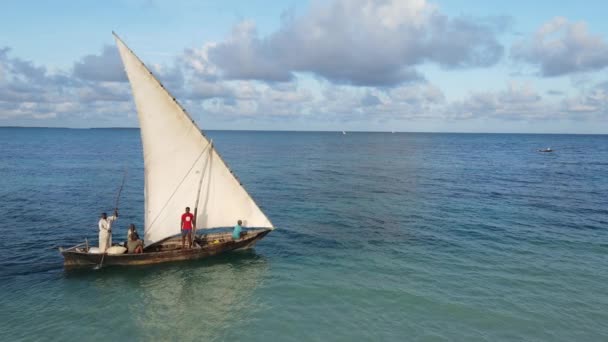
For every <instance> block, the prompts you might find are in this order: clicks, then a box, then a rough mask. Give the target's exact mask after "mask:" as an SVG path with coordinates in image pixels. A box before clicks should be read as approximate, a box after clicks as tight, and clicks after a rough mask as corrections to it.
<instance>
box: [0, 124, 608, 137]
mask: <svg viewBox="0 0 608 342" xmlns="http://www.w3.org/2000/svg"><path fill="white" fill-rule="evenodd" d="M0 128H26V129H27V128H43V129H82V130H85V129H140V128H139V127H55V126H0ZM204 131H210V132H213V131H227V132H302V133H307V132H308V133H334V132H335V133H341V132H347V133H422V134H536V135H608V133H563V132H562V133H559V132H544V133H538V132H458V131H454V132H440V131H380V130H376V131H362V130H348V131H347V130H293V129H222V128H217V129H206V130H204Z"/></svg>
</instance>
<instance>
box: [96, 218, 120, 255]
mask: <svg viewBox="0 0 608 342" xmlns="http://www.w3.org/2000/svg"><path fill="white" fill-rule="evenodd" d="M117 219H118V209H114V215H112V216H108V215H107V214H106V213H101V218H100V219H99V250H100V251H101V252H103V253H105V252H106V249H107V248H109V247H111V246H112V223H114V221H116V220H117Z"/></svg>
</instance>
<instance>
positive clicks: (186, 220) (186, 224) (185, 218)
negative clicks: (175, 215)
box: [180, 207, 194, 249]
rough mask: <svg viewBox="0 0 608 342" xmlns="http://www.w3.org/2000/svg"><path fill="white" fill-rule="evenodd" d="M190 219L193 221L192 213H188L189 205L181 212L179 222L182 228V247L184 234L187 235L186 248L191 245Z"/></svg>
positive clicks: (184, 238)
mask: <svg viewBox="0 0 608 342" xmlns="http://www.w3.org/2000/svg"><path fill="white" fill-rule="evenodd" d="M192 221H194V215H192V214H191V213H190V207H186V212H185V213H184V214H182V220H181V223H180V227H181V229H182V249H184V243H185V240H186V236H187V237H188V248H190V247H192Z"/></svg>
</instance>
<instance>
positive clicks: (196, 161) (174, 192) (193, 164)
mask: <svg viewBox="0 0 608 342" xmlns="http://www.w3.org/2000/svg"><path fill="white" fill-rule="evenodd" d="M209 146H211V143H208V144H207V146H205V148H204V149H203V151H202V152H201V154H199V155H198V157H197V158H196V160H195V161H194V163H192V166H191V167H190V169H189V170H188V172H186V174H185V175H184V177H183V178H182V180H181V181H180V182H179V184H177V186H176V187H175V190H173V193H172V194H171V196H169V198H168V199H167V201H166V202H165V204H164V205H163V207H162V208H161V209H160V211H159V212H158V214H156V217H154V220H152V223H150V225H149V226H148V227H147V229H144V232H149V231H150V230H152V226H153V225H154V223H156V220H157V219H158V218H159V217H160V214H162V213H163V211H164V210H165V208H166V207H167V205H168V204H169V202H170V201H171V199H172V198H173V196H175V194H176V193H177V190H179V188H180V187H181V186H182V184H183V183H184V181H185V180H186V178H187V177H188V175H189V174H190V172H192V169H194V166H195V165H196V163H198V161H199V159H201V157H202V156H203V154H204V153H205V151H207V149H208V148H209ZM206 166H207V165H205V168H206Z"/></svg>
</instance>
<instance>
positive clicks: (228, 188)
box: [115, 35, 274, 245]
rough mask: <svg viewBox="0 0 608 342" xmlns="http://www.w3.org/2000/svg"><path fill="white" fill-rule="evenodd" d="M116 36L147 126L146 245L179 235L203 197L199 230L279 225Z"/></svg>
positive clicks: (143, 126)
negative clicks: (183, 220) (182, 222)
mask: <svg viewBox="0 0 608 342" xmlns="http://www.w3.org/2000/svg"><path fill="white" fill-rule="evenodd" d="M115 38H116V44H117V45H118V50H119V51H120V56H121V59H122V62H123V64H124V67H125V71H126V73H127V77H128V78H129V82H130V83H131V88H132V91H133V97H134V99H135V105H136V107H137V114H138V117H139V126H140V129H141V140H142V144H143V154H144V169H145V171H144V172H145V177H144V181H145V189H144V193H145V230H144V231H145V243H146V245H150V244H153V243H155V242H158V241H160V240H162V239H164V238H167V237H169V236H173V235H175V234H178V233H179V232H180V220H181V215H182V213H183V212H184V209H185V207H190V208H191V210H192V211H193V210H194V205H195V203H197V202H199V208H198V212H197V218H196V226H197V229H199V228H218V227H230V226H234V225H235V224H236V222H237V220H242V221H243V223H244V225H245V226H248V227H265V228H274V227H273V226H272V223H271V222H270V220H268V218H267V217H266V215H264V213H263V212H262V211H261V210H260V208H259V207H258V206H257V204H256V203H255V201H254V200H253V199H252V198H251V196H249V194H248V193H247V191H246V190H245V189H244V188H243V187H242V186H241V184H240V182H239V181H238V180H237V179H236V178H235V177H234V175H233V174H232V172H231V171H230V169H229V168H228V167H227V165H226V164H225V163H224V161H223V160H222V158H221V157H220V156H219V154H218V153H217V152H216V151H215V149H214V148H213V146H210V141H209V140H208V139H207V138H206V137H205V136H204V135H203V134H202V132H201V130H200V129H199V128H198V127H197V125H196V124H195V123H194V120H192V118H191V117H190V116H189V115H188V114H187V113H186V112H185V111H184V109H183V108H182V107H181V106H180V105H179V103H178V102H177V101H176V100H175V98H173V97H172V96H171V95H170V94H169V93H168V92H167V91H166V90H165V88H164V86H163V85H162V84H161V83H160V82H159V81H158V80H157V79H156V78H155V77H154V76H153V75H152V73H151V72H150V70H148V69H147V68H146V66H145V65H144V64H143V63H142V62H141V60H139V58H137V56H135V54H134V53H133V52H132V51H131V50H130V49H129V48H128V47H127V46H126V45H125V44H124V43H123V42H122V41H121V40H120V38H118V36H116V35H115ZM201 177H202V183H201ZM199 188H200V192H199ZM197 198H198V201H197Z"/></svg>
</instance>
